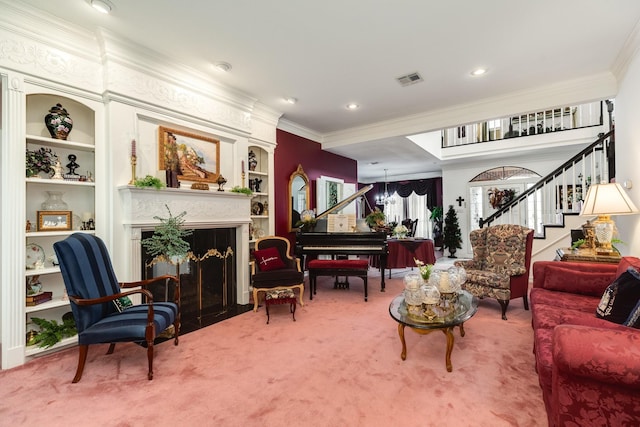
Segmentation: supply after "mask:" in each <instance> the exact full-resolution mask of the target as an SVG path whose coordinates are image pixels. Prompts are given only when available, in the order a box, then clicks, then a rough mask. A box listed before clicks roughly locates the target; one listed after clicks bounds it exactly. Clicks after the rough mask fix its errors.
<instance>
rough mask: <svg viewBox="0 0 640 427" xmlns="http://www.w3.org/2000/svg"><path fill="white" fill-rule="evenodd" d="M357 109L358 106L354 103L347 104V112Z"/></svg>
mask: <svg viewBox="0 0 640 427" xmlns="http://www.w3.org/2000/svg"><path fill="white" fill-rule="evenodd" d="M358 108H360V106H359V105H358V104H356V103H355V102H351V103H349V104H347V110H357V109H358Z"/></svg>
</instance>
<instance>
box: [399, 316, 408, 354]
mask: <svg viewBox="0 0 640 427" xmlns="http://www.w3.org/2000/svg"><path fill="white" fill-rule="evenodd" d="M398 335H400V342H401V343H402V353H400V358H401V359H402V360H406V358H407V343H406V342H405V340H404V325H403V324H402V323H398Z"/></svg>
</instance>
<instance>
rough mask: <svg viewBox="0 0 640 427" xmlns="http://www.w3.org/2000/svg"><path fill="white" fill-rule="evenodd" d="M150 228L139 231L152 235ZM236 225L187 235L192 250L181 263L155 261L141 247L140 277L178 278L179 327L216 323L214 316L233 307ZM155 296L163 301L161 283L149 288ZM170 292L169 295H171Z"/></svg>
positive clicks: (163, 291) (144, 234)
mask: <svg viewBox="0 0 640 427" xmlns="http://www.w3.org/2000/svg"><path fill="white" fill-rule="evenodd" d="M152 234H153V232H152V231H146V232H143V233H142V238H143V239H146V238H148V237H151V235H152ZM235 234H236V230H235V228H225V229H218V228H212V229H199V230H194V233H193V234H192V235H191V236H189V237H187V238H186V240H187V241H188V242H189V246H190V248H191V252H190V254H189V257H188V259H186V260H185V261H184V262H182V263H181V264H178V265H175V264H169V263H166V262H154V260H153V259H152V257H151V256H149V255H148V254H147V253H146V250H145V248H144V247H142V260H143V265H142V277H143V278H145V279H150V278H152V277H157V276H161V275H163V274H171V275H178V276H179V277H180V309H181V319H182V330H183V331H185V332H187V331H189V330H194V329H198V328H200V327H203V326H207V325H209V324H211V323H214V322H215V320H214V319H215V318H216V317H218V316H221V315H224V314H225V313H227V312H228V311H229V310H230V309H231V310H235V302H236V280H237V278H236V268H235V257H234V251H235V241H236V236H235ZM150 290H151V292H152V294H153V295H154V299H156V298H157V299H158V300H165V297H166V295H165V293H166V292H167V290H166V289H165V287H164V286H162V287H158V288H157V289H154V288H153V287H152V288H151V289H150ZM170 295H172V294H170Z"/></svg>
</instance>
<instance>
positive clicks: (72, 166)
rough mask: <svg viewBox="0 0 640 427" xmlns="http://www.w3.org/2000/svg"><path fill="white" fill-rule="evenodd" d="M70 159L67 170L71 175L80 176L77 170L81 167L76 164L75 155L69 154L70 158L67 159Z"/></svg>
mask: <svg viewBox="0 0 640 427" xmlns="http://www.w3.org/2000/svg"><path fill="white" fill-rule="evenodd" d="M67 158H68V159H69V163H67V168H68V169H69V175H78V174H77V173H76V169H78V168H79V167H80V165H79V164H77V163H76V159H77V157H76V155H75V154H69V157H67Z"/></svg>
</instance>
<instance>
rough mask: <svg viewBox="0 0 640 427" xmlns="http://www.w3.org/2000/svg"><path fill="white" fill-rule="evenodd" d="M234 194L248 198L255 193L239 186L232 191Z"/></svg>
mask: <svg viewBox="0 0 640 427" xmlns="http://www.w3.org/2000/svg"><path fill="white" fill-rule="evenodd" d="M231 192H232V193H242V194H246V195H247V196H251V195H252V194H253V191H251V189H250V188H247V187H240V186H239V185H236V186H235V187H233V188H232V189H231Z"/></svg>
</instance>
